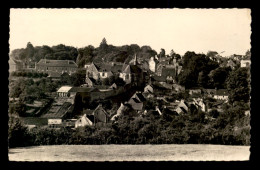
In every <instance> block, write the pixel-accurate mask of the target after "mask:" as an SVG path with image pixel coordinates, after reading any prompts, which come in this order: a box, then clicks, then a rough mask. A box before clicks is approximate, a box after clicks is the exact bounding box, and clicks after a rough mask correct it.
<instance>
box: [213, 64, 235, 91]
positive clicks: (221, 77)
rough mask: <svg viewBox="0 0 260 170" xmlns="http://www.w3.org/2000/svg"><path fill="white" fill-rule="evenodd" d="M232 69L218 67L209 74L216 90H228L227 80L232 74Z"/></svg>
mask: <svg viewBox="0 0 260 170" xmlns="http://www.w3.org/2000/svg"><path fill="white" fill-rule="evenodd" d="M230 71H231V69H230V67H218V68H217V69H215V70H212V71H211V72H210V73H209V78H210V82H211V84H212V85H213V87H214V88H218V89H220V88H226V79H227V77H228V75H229V73H230Z"/></svg>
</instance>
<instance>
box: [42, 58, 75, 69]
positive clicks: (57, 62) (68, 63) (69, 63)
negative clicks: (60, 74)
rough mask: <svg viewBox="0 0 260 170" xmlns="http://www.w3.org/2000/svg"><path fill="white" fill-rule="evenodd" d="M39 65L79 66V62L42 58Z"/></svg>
mask: <svg viewBox="0 0 260 170" xmlns="http://www.w3.org/2000/svg"><path fill="white" fill-rule="evenodd" d="M37 65H42V66H53V67H74V68H77V67H78V66H77V64H76V63H75V62H74V61H73V60H47V59H41V60H40V61H39V62H38V63H37Z"/></svg>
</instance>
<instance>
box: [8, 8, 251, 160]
mask: <svg viewBox="0 0 260 170" xmlns="http://www.w3.org/2000/svg"><path fill="white" fill-rule="evenodd" d="M251 22H252V18H251V9H249V8H240V9H238V8H224V9H221V8H218V9H214V8H211V9H207V8H196V9H195V8H194V9H192V8H185V9H181V8H171V9H162V8H161V9H159V8H154V9H148V8H143V9H134V8H128V9H123V8H115V9H109V8H107V9H101V8H96V9H95V8H93V9H91V8H68V9H66V8H59V9H58V8H56V9H54V8H10V18H9V31H10V32H9V60H8V63H9V77H8V82H9V84H8V89H9V93H8V97H9V101H8V159H9V161H15V162H21V161H22V162H35V161H40V162H41V161H47V162H57V161H65V162H78V161H80V162H90V161H91V162H92V161H94V162H104V161H109V162H115V161H119V162H122V161H137V162H138V161H196V162H197V161H248V160H249V159H250V146H251V142H250V141H251V133H250V131H251V125H250V120H251V107H250V106H251V105H250V104H251V95H250V93H251V34H252V30H251Z"/></svg>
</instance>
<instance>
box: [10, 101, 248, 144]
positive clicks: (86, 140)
mask: <svg viewBox="0 0 260 170" xmlns="http://www.w3.org/2000/svg"><path fill="white" fill-rule="evenodd" d="M244 110H245V108H244V107H242V106H241V105H237V106H236V107H227V108H226V110H225V112H223V113H219V115H218V116H216V118H214V119H212V117H211V113H209V114H205V113H202V112H198V113H197V114H185V115H178V116H177V115H174V114H170V113H169V112H168V113H167V112H166V111H163V115H161V116H160V115H157V114H148V115H143V116H138V117H136V116H134V117H133V116H131V115H129V114H127V113H125V114H124V115H123V116H120V117H118V118H117V119H116V121H114V122H112V123H107V124H103V125H101V124H100V125H98V124H97V125H96V126H86V127H80V128H77V129H76V130H71V129H70V128H61V129H59V130H57V129H48V128H43V127H42V128H41V127H39V128H35V129H31V130H28V129H26V128H25V127H24V126H23V125H22V123H21V122H20V121H19V119H18V118H13V117H11V119H10V120H9V121H12V123H10V122H9V123H10V124H11V126H10V129H9V147H18V146H32V145H61V144H90V145H91V144H93V145H97V144H226V145H249V144H250V117H249V116H246V115H245V114H244ZM210 118H211V119H210Z"/></svg>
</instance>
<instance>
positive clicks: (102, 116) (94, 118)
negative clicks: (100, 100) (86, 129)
mask: <svg viewBox="0 0 260 170" xmlns="http://www.w3.org/2000/svg"><path fill="white" fill-rule="evenodd" d="M84 115H86V118H88V120H89V121H90V122H91V123H89V125H95V124H97V123H107V122H108V121H109V114H108V112H107V111H106V110H105V109H104V108H103V107H102V105H101V104H99V105H98V106H97V107H96V109H95V110H90V109H87V110H83V116H84ZM89 121H88V122H89Z"/></svg>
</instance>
